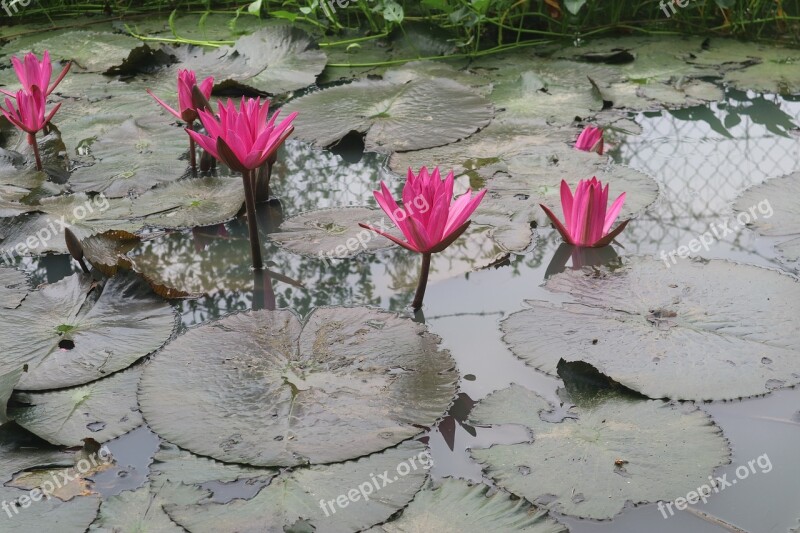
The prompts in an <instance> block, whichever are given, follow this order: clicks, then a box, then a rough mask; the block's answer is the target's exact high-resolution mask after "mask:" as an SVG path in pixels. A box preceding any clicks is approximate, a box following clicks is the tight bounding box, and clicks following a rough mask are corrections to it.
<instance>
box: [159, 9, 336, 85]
mask: <svg viewBox="0 0 800 533" xmlns="http://www.w3.org/2000/svg"><path fill="white" fill-rule="evenodd" d="M167 51H168V52H169V53H172V54H175V55H176V57H178V58H179V59H180V60H181V63H180V64H179V65H178V66H179V67H180V68H188V69H191V70H194V71H196V73H197V76H198V78H205V77H206V76H214V83H215V86H217V87H218V88H231V87H236V88H240V89H241V88H244V89H250V90H256V91H260V92H264V93H269V94H282V93H286V92H290V91H296V90H299V89H305V88H306V87H308V86H309V85H313V84H314V83H315V82H316V81H317V76H318V75H319V74H320V73H321V72H322V71H323V69H324V68H325V64H326V63H327V62H328V58H327V56H326V55H325V53H324V52H323V51H322V50H320V49H319V48H317V46H316V45H315V43H314V42H313V41H312V39H311V36H310V35H309V34H308V33H306V32H305V31H303V30H301V29H299V28H295V27H292V26H287V25H272V26H268V27H265V28H261V29H259V30H258V31H256V32H254V33H252V34H251V35H246V36H244V37H240V38H239V39H238V40H237V41H236V44H234V45H233V46H224V47H220V48H217V49H215V50H211V51H206V50H203V49H201V48H199V47H196V48H190V49H186V48H183V49H167ZM176 68H177V67H176ZM173 70H174V69H173Z"/></svg>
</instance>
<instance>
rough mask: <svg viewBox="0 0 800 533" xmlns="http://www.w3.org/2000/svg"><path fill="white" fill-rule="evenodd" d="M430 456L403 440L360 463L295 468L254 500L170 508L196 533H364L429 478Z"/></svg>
mask: <svg viewBox="0 0 800 533" xmlns="http://www.w3.org/2000/svg"><path fill="white" fill-rule="evenodd" d="M427 453H428V452H427V450H426V449H425V446H424V445H423V444H421V443H419V442H417V441H409V442H404V443H402V444H401V445H400V446H398V447H396V448H391V449H389V450H386V451H384V452H382V453H376V454H373V455H370V456H369V457H363V458H361V459H359V460H357V461H348V462H346V463H342V464H335V465H324V466H320V465H315V466H311V467H308V468H300V469H295V470H294V471H292V472H290V473H288V474H283V475H281V476H279V477H277V478H275V479H273V480H272V482H271V483H270V484H269V486H267V487H265V488H263V489H262V490H261V491H260V492H259V493H258V495H256V496H255V497H254V498H252V499H250V500H234V501H232V502H229V503H227V504H218V503H201V504H197V505H188V506H178V505H167V506H165V509H166V511H167V513H168V514H169V516H170V517H171V518H172V519H173V520H175V521H176V522H178V523H179V524H180V525H182V526H183V527H185V528H186V529H187V530H188V531H192V532H194V533H206V532H208V533H217V532H219V531H253V532H255V531H311V530H315V531H338V532H342V533H344V532H356V531H362V530H363V529H366V528H369V527H371V526H373V525H375V524H379V523H381V522H383V521H385V520H387V519H388V518H389V517H391V516H392V515H393V514H394V513H396V512H397V511H398V510H400V509H402V508H403V507H405V506H406V504H408V502H409V501H410V500H411V498H413V497H414V494H415V493H416V492H417V491H418V490H419V489H420V488H421V487H422V485H423V484H424V483H425V479H426V478H427V468H426V467H425V466H426V464H427V465H429V464H430V463H429V462H427V461H429V459H428V457H427ZM373 479H374V480H375V481H374V482H373ZM376 485H377V486H378V487H380V488H379V489H376V488H375V487H376ZM362 489H363V493H364V494H366V496H367V498H368V499H365V498H364V497H363V496H362V493H361V490H362ZM342 495H344V497H342ZM337 500H338V502H342V503H337ZM321 501H323V502H324V507H323V504H322V503H320V502H321Z"/></svg>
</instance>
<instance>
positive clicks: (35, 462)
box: [0, 424, 74, 517]
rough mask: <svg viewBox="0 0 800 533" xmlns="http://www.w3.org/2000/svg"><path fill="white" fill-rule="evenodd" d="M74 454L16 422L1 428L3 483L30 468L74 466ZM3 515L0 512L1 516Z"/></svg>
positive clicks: (1, 478)
mask: <svg viewBox="0 0 800 533" xmlns="http://www.w3.org/2000/svg"><path fill="white" fill-rule="evenodd" d="M73 456H74V454H73V453H70V452H65V451H63V450H62V449H60V448H56V447H53V446H49V445H48V444H47V443H46V442H44V441H42V440H40V439H38V438H36V437H34V436H33V435H31V434H30V433H28V432H26V431H24V430H22V429H19V428H18V427H17V426H15V425H14V424H9V425H6V426H3V427H2V428H0V482H2V483H5V482H7V481H8V480H10V479H11V478H13V477H14V474H16V473H17V472H21V471H23V470H27V469H29V468H35V467H40V468H43V467H48V466H56V465H58V466H63V467H69V466H72V465H73V464H74V457H73ZM2 516H3V514H2V513H0V517H2Z"/></svg>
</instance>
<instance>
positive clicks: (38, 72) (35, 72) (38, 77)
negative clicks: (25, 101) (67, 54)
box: [0, 50, 72, 98]
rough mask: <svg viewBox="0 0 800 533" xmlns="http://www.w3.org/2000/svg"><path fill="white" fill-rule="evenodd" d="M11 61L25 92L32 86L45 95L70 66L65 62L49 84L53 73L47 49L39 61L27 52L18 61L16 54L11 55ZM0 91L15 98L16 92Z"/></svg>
mask: <svg viewBox="0 0 800 533" xmlns="http://www.w3.org/2000/svg"><path fill="white" fill-rule="evenodd" d="M11 63H12V64H13V65H14V72H15V73H16V74H17V79H19V82H20V83H21V84H22V88H23V90H24V91H25V92H26V93H28V94H31V93H32V90H33V88H34V87H38V88H39V90H40V91H42V92H43V93H44V95H45V96H47V95H49V94H50V93H52V92H53V89H55V88H56V86H57V85H58V84H59V83H61V80H63V79H64V76H66V75H67V72H69V68H70V67H71V66H72V63H67V66H66V67H64V70H62V71H61V74H59V75H58V78H56V81H54V82H53V84H52V85H50V76H51V75H52V73H53V65H52V63H51V62H50V52H48V51H47V50H45V51H44V54H43V55H42V60H41V61H39V59H38V58H37V57H36V54H34V53H32V52H29V53H27V54H25V57H24V58H23V60H22V61H20V60H19V58H17V57H16V56H14V57H12V58H11ZM0 92H2V93H3V94H5V95H6V96H11V97H14V98H16V94H14V93H11V92H9V91H5V90H3V89H0Z"/></svg>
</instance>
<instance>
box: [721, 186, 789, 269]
mask: <svg viewBox="0 0 800 533" xmlns="http://www.w3.org/2000/svg"><path fill="white" fill-rule="evenodd" d="M799 194H800V172H793V173H792V174H788V175H786V176H782V177H780V178H774V179H770V180H768V181H766V182H764V183H762V184H760V185H756V186H755V187H752V188H750V189H748V190H747V191H746V192H745V193H744V194H743V195H742V196H741V197H740V198H739V199H738V200H737V201H736V204H735V205H734V211H736V216H737V217H739V218H737V221H738V220H741V221H742V222H743V223H749V224H750V225H751V226H752V228H753V229H754V230H755V231H756V232H758V233H760V234H761V235H767V236H769V237H776V238H777V241H778V244H777V246H776V247H777V249H778V251H779V253H780V257H781V260H782V261H783V262H784V263H786V264H787V265H788V266H790V267H793V268H794V270H795V271H796V272H798V271H800V213H799V212H798V211H800V200H799V199H800V196H798V195H799ZM750 210H752V212H751V211H750ZM754 215H755V216H754ZM768 215H769V216H768Z"/></svg>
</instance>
